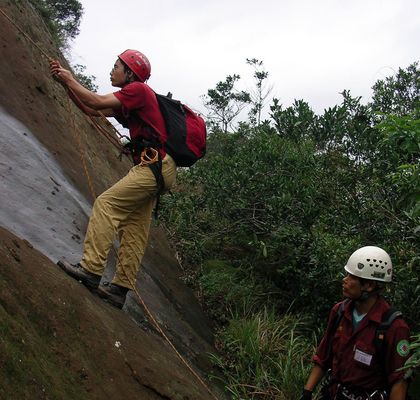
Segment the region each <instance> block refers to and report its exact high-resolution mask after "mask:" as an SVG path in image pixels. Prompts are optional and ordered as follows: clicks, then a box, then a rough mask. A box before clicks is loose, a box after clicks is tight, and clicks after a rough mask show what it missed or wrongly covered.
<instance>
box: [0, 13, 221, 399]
mask: <svg viewBox="0 0 420 400" xmlns="http://www.w3.org/2000/svg"><path fill="white" fill-rule="evenodd" d="M0 13H1V14H2V15H3V16H4V17H5V18H6V19H7V20H8V21H9V22H10V23H11V24H12V25H13V26H14V27H15V28H16V29H17V30H18V31H19V32H20V33H22V35H23V36H24V37H25V38H26V39H27V40H28V41H29V42H30V43H31V44H32V45H33V46H34V47H36V48H37V49H38V50H39V51H40V52H41V54H42V55H43V56H44V57H45V58H46V59H47V60H48V61H51V60H53V58H51V57H50V56H49V55H48V54H47V53H46V52H45V51H44V50H43V49H42V48H41V46H39V45H38V44H37V43H35V42H34V41H33V40H32V38H31V37H30V36H29V35H28V34H27V33H26V32H25V31H23V30H22V29H21V28H20V27H19V25H17V24H16V23H15V22H14V21H13V20H12V19H11V18H10V17H9V16H8V15H7V14H6V13H5V12H4V11H3V10H2V9H1V8H0ZM69 90H70V91H71V89H69ZM71 92H72V95H73V96H75V98H77V95H76V94H75V93H74V92H73V91H71ZM67 111H68V113H69V114H70V115H71V117H72V118H71V124H72V131H73V134H74V136H75V139H76V142H77V146H78V150H79V154H80V157H81V160H82V164H83V168H84V171H85V175H86V178H87V180H88V185H89V189H90V192H91V195H92V197H93V199H96V194H95V191H94V188H93V184H92V179H91V177H90V174H89V171H88V168H87V165H86V160H85V157H84V151H83V148H82V142H81V139H80V136H79V135H78V134H77V129H76V125H75V121H74V118H73V113H72V110H71V108H70V99H68V102H67ZM99 115H100V117H101V118H103V119H105V120H106V117H105V116H104V115H103V114H102V113H100V112H99ZM89 118H90V120H91V121H92V123H93V125H94V127H95V128H96V129H97V131H98V132H99V133H101V134H102V135H103V136H105V137H106V138H107V140H108V141H109V142H110V143H111V144H112V145H114V146H115V147H116V148H118V149H119V150H121V151H122V150H123V149H124V147H123V146H122V144H121V142H120V141H119V140H118V138H116V137H115V136H114V135H113V134H112V133H110V132H109V131H108V130H107V129H105V128H104V127H103V126H101V125H100V124H99V123H98V121H97V120H96V119H95V118H93V116H91V115H89ZM112 128H113V130H114V133H115V134H116V135H117V136H119V137H122V135H121V134H120V133H119V132H118V131H117V130H116V129H115V128H114V127H112ZM149 150H150V149H149ZM151 150H154V149H151ZM155 152H156V150H155ZM156 158H157V152H156V153H153V154H147V153H142V155H141V160H142V163H144V164H150V163H153V162H155V159H156ZM114 251H115V253H116V256H117V260H118V252H117V251H116V249H115V248H114ZM126 276H127V275H126ZM127 278H128V279H129V281H130V284H131V286H132V288H133V291H134V293H135V294H136V296H137V297H138V299H139V301H140V303H141V305H142V306H143V308H144V310H145V311H146V314H147V315H148V317H149V318H150V320H151V321H152V323H153V325H154V326H155V328H156V329H157V330H158V332H159V333H160V334H161V335H162V337H163V338H164V339H165V340H166V341H167V342H168V344H169V345H170V347H171V348H172V349H173V351H174V352H175V354H176V355H177V356H178V358H179V359H180V360H181V361H182V363H183V364H184V365H185V366H186V367H187V368H188V370H189V371H190V372H191V373H192V374H193V375H194V376H195V378H196V379H197V380H198V381H199V382H200V384H201V385H202V386H203V387H204V388H205V389H206V390H207V392H208V393H209V394H210V395H211V397H212V398H214V399H216V400H218V398H217V397H216V395H215V394H214V393H213V392H212V391H211V390H210V388H209V387H208V385H207V384H206V383H205V382H204V380H203V379H202V378H201V377H200V376H199V375H198V373H197V372H196V371H195V370H194V369H193V368H192V367H191V365H190V364H189V363H188V361H187V360H186V359H185V358H184V357H183V356H182V355H181V354H180V353H179V351H178V350H177V349H176V347H175V345H174V344H173V343H172V341H171V340H170V339H169V337H168V336H167V335H166V334H165V332H164V331H163V329H162V328H161V327H160V324H159V323H158V322H157V320H156V318H155V317H154V316H153V314H152V313H151V311H150V310H149V308H148V307H147V305H146V303H145V302H144V300H143V298H142V297H141V295H140V293H139V291H138V289H137V287H136V282H135V281H134V282H133V281H131V280H130V277H128V276H127Z"/></svg>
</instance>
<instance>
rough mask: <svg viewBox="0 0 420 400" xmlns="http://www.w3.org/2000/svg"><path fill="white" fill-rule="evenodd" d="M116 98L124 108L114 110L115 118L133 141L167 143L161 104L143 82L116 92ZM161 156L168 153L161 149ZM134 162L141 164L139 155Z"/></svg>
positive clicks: (132, 83)
mask: <svg viewBox="0 0 420 400" xmlns="http://www.w3.org/2000/svg"><path fill="white" fill-rule="evenodd" d="M114 96H115V97H116V98H117V99H118V100H119V101H120V102H121V104H122V107H121V108H119V109H114V110H113V111H114V116H115V118H116V119H117V121H118V122H120V123H121V125H122V126H124V127H125V128H128V129H129V131H130V137H131V139H137V138H143V139H149V140H150V139H154V135H155V137H156V138H157V139H158V140H159V142H160V143H161V144H162V143H165V141H166V138H167V133H166V128H165V121H164V119H163V117H162V114H161V112H160V109H159V104H158V102H157V99H156V95H155V93H154V92H153V90H152V89H151V88H150V87H149V86H147V85H146V84H145V83H142V82H131V83H129V84H128V85H126V86H124V87H123V88H122V89H121V90H119V91H117V92H114ZM159 151H160V155H161V156H162V158H163V157H165V155H166V153H165V151H164V149H163V148H162V147H161V148H160V149H159ZM134 162H135V163H136V164H137V163H138V162H139V158H138V155H135V156H134Z"/></svg>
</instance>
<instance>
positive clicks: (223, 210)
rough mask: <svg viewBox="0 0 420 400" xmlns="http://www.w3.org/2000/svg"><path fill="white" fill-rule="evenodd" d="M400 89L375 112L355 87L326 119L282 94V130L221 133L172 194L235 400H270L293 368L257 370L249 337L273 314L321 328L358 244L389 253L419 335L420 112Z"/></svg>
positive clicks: (380, 96)
mask: <svg viewBox="0 0 420 400" xmlns="http://www.w3.org/2000/svg"><path fill="white" fill-rule="evenodd" d="M406 72H407V71H403V70H401V71H400V74H401V75H404V76H405V74H406ZM407 73H408V74H409V75H410V76H415V75H416V74H417V69H416V70H413V69H412V67H410V68H409V69H408V72H407ZM404 82H406V84H407V85H411V82H412V80H410V79H406V80H405V81H404ZM394 84H395V80H392V79H390V80H386V81H385V82H384V83H383V84H381V85H380V86H378V91H377V92H375V93H374V98H375V102H376V103H372V104H367V105H366V104H362V102H361V98H358V97H352V96H351V95H350V93H349V92H348V91H343V93H342V96H343V100H342V103H341V104H339V105H336V106H334V107H332V108H330V109H327V110H325V112H324V113H323V114H322V115H316V114H315V113H314V112H313V111H312V109H311V107H310V106H309V105H308V104H307V103H306V102H304V101H303V100H299V101H295V102H294V103H293V104H292V105H291V106H290V107H286V108H284V107H283V106H282V105H281V104H280V103H279V101H278V100H276V99H274V101H273V104H272V106H271V118H272V122H273V126H271V124H270V123H269V122H264V123H262V124H261V125H260V126H259V127H255V125H254V124H253V122H252V121H251V122H250V123H246V122H242V123H240V124H239V126H238V128H237V130H236V132H234V133H231V134H226V133H224V132H222V131H220V130H219V131H217V130H216V131H214V132H212V134H211V135H210V137H209V140H208V153H207V156H206V157H205V158H204V159H203V160H201V161H200V162H199V163H197V164H196V165H195V166H194V167H192V168H190V169H187V170H184V171H182V172H181V173H180V174H179V191H178V192H176V193H175V194H174V196H172V197H167V198H166V199H164V207H163V215H164V216H165V218H166V220H167V221H168V222H169V223H168V226H170V227H171V229H173V231H172V237H173V239H174V241H175V242H176V243H177V246H178V250H179V253H180V254H182V255H183V257H184V263H183V264H184V266H187V268H190V269H191V270H194V271H195V272H196V273H195V276H196V277H197V280H196V281H195V283H196V285H198V286H199V287H200V289H201V293H202V299H203V300H204V301H205V304H206V305H207V307H208V308H209V310H210V314H211V315H212V316H213V317H214V318H215V319H216V320H217V321H218V322H219V323H220V324H221V326H222V327H224V329H225V332H226V335H224V334H223V330H222V335H221V340H222V347H223V349H224V351H225V352H226V354H224V356H223V357H222V358H218V359H217V362H218V365H220V366H221V367H222V368H223V369H224V372H226V373H227V374H228V376H229V382H230V383H229V390H230V392H231V393H232V394H233V395H234V396H236V397H234V398H259V397H257V392H258V391H261V396H260V398H273V397H270V396H272V393H275V390H277V389H276V388H277V387H279V388H282V386H277V384H278V381H279V379H282V377H283V375H284V374H285V372H284V371H283V370H280V369H278V370H276V369H275V368H272V367H269V368H268V369H267V368H266V367H264V368H262V367H261V368H260V367H255V371H254V370H249V369H248V370H247V369H246V368H245V367H246V363H247V362H248V363H250V364H251V365H253V366H256V365H258V363H257V361H258V360H257V359H256V357H257V356H256V355H255V354H254V355H252V356H249V354H252V353H251V350H250V347H252V346H254V347H255V349H258V351H261V352H263V351H264V350H263V349H261V348H260V347H259V346H260V345H259V344H258V335H255V334H254V335H251V333H249V337H250V340H249V342H247V343H248V344H246V345H245V344H241V346H242V347H241V346H239V344H238V343H242V339H241V337H240V334H241V333H240V332H250V331H251V332H255V331H256V330H257V329H256V328H255V326H258V324H257V323H256V321H257V320H258V318H261V315H262V314H261V313H263V312H264V309H265V308H267V307H268V308H270V309H273V310H275V311H276V313H277V315H285V314H288V313H290V314H292V315H300V316H305V321H306V324H307V326H308V327H311V328H314V329H315V331H317V332H319V329H320V328H321V329H322V327H324V326H325V322H326V318H327V316H328V311H329V309H330V307H331V306H332V304H334V303H335V302H337V301H339V300H340V298H341V279H342V272H343V265H344V264H345V262H346V260H347V258H348V257H349V255H350V254H351V253H352V252H353V251H354V250H355V249H357V248H358V247H361V246H364V245H377V246H380V247H383V248H384V249H386V250H387V251H388V252H389V253H390V255H391V257H392V260H393V264H394V266H395V268H394V270H395V278H396V282H397V285H390V286H391V287H390V288H389V290H388V291H387V293H386V296H388V297H389V298H390V300H391V302H392V303H393V304H394V306H395V307H397V308H399V309H400V310H401V311H402V312H403V314H404V318H405V320H406V321H407V322H408V324H409V325H410V327H411V328H412V331H414V332H416V331H418V329H419V328H420V325H419V321H420V307H419V301H420V300H419V299H420V297H419V293H420V285H419V283H418V276H419V275H420V258H419V256H418V232H419V231H420V228H419V226H420V216H419V213H418V210H419V192H418V190H419V187H420V185H419V175H418V173H419V172H418V167H419V118H418V116H419V111H418V108H417V107H416V106H415V105H413V104H410V101H409V100H407V96H405V95H404V96H400V97H398V96H396V95H395V96H391V94H392V93H393V91H395V90H396V89H395V88H394ZM410 87H411V86H410ZM398 90H399V91H400V92H401V93H405V92H407V93H412V90H411V89H409V88H407V90H405V89H404V88H403V87H399V88H398ZM390 96H391V98H392V99H393V101H394V102H395V103H392V104H394V105H393V106H392V107H394V108H393V110H394V109H395V110H398V112H395V113H393V114H381V115H380V117H378V113H377V111H378V106H377V104H379V103H380V104H385V103H386V101H385V100H386V99H387V98H389V97H390ZM397 99H400V100H397ZM411 100H412V101H413V102H416V96H414V95H413V96H412V97H411ZM398 101H401V102H405V103H404V106H401V107H399V108H398V107H397V103H398ZM404 113H405V114H404ZM186 188H188V189H186ZM193 275H194V274H193ZM232 315H234V317H232ZM253 316H255V319H254V318H253ZM234 321H241V323H236V322H235V323H234ZM253 324H254V325H253ZM231 329H233V331H231ZM243 334H245V333H243ZM238 335H239V336H238ZM235 346H239V347H235ZM229 353H231V354H233V355H234V356H232V357H233V361H232V360H230V358H229V356H228V354H229ZM241 357H243V358H241ZM247 357H251V359H249V358H247ZM253 358H255V361H256V362H254V361H253ZM245 360H246V361H245ZM268 370H269V371H270V372H267V371H268ZM297 376H298V375H297ZM296 382H297V381H296ZM296 382H295V383H296ZM298 384H299V385H300V387H301V382H300V381H299V383H298ZM247 385H248V386H247ZM296 385H297V383H296ZM264 388H265V389H264ZM279 393H280V392H279ZM281 393H283V392H281ZM241 396H242V397H241ZM246 396H249V397H246ZM253 396H254V397H253ZM264 396H265V397H264ZM278 396H279V397H278V398H282V397H281V396H283V394H279V395H278ZM286 398H287V397H286Z"/></svg>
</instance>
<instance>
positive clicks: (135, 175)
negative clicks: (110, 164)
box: [80, 155, 176, 289]
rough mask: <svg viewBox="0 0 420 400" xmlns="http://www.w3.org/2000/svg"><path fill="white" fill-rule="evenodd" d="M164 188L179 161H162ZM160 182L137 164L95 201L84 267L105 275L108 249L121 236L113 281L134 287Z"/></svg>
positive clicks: (85, 246)
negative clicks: (157, 182)
mask: <svg viewBox="0 0 420 400" xmlns="http://www.w3.org/2000/svg"><path fill="white" fill-rule="evenodd" d="M162 174H163V178H164V181H165V189H166V190H169V189H170V188H171V186H172V185H173V184H174V182H175V179H176V164H175V162H174V160H173V159H172V157H170V156H169V155H167V156H166V157H165V158H164V159H163V162H162ZM156 190H157V185H156V179H155V177H154V175H153V172H152V171H151V170H150V168H149V167H148V166H140V165H136V166H134V167H133V168H131V170H130V171H129V172H128V174H127V175H126V176H125V177H124V178H122V179H121V180H120V181H118V182H117V183H116V184H115V185H114V186H112V187H111V188H109V189H108V190H107V191H105V192H104V193H102V194H101V195H100V196H99V197H98V198H97V199H96V201H95V203H94V205H93V209H92V215H91V217H90V220H89V225H88V229H87V232H86V237H85V241H84V251H83V257H82V260H81V262H80V264H81V265H82V266H83V268H85V269H87V270H88V271H90V272H92V273H94V274H96V275H102V273H103V271H104V269H105V266H106V262H107V258H108V252H109V250H110V249H111V246H112V244H113V242H114V240H115V238H116V235H118V238H119V242H120V247H119V251H118V258H117V268H116V272H115V276H114V279H113V280H112V283H114V284H117V285H120V286H124V287H127V288H129V289H132V288H133V286H134V285H135V282H136V277H137V272H138V270H139V268H140V262H141V259H142V258H143V255H144V251H145V249H146V244H147V239H148V236H149V229H150V223H151V219H152V212H153V207H154V205H155V201H156V198H155V195H156Z"/></svg>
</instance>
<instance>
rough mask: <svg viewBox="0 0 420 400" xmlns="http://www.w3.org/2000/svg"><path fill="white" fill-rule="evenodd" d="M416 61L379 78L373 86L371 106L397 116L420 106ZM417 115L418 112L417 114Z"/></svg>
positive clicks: (419, 86)
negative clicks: (382, 78) (393, 74)
mask: <svg viewBox="0 0 420 400" xmlns="http://www.w3.org/2000/svg"><path fill="white" fill-rule="evenodd" d="M418 65H419V64H418V62H415V63H413V64H411V65H410V66H409V67H408V68H407V69H405V70H404V69H401V68H399V69H398V72H397V73H396V74H395V76H389V77H387V78H385V79H384V80H379V81H378V82H376V83H375V85H374V86H373V88H372V89H373V91H374V93H373V97H372V106H373V109H374V110H375V111H379V112H382V113H385V114H395V115H398V116H402V115H407V114H409V113H411V112H412V111H413V110H415V109H417V110H419V107H420V74H419V69H418ZM417 117H418V114H417Z"/></svg>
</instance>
